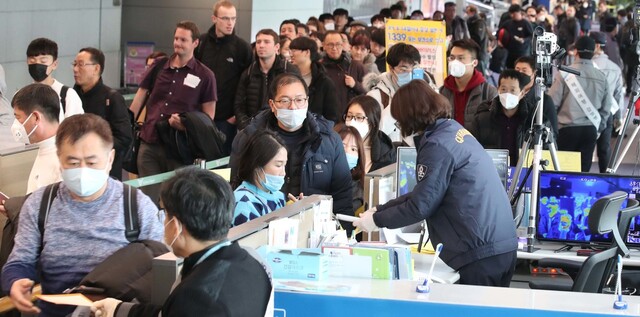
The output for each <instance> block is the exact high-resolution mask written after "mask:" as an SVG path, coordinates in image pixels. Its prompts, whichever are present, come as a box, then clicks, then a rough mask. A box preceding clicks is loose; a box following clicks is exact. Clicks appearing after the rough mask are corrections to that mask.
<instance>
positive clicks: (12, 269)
mask: <svg viewBox="0 0 640 317" xmlns="http://www.w3.org/2000/svg"><path fill="white" fill-rule="evenodd" d="M56 148H57V153H58V158H57V159H58V160H59V162H60V167H59V169H61V172H62V178H63V181H62V182H61V183H59V184H56V186H57V187H51V189H50V190H52V191H54V193H55V194H56V195H55V198H53V199H52V200H51V203H50V207H49V213H48V214H47V216H46V217H44V227H43V228H42V230H43V231H42V232H44V235H42V234H41V231H40V229H39V220H40V219H42V218H40V205H41V202H42V199H43V196H44V192H45V190H47V189H49V187H47V188H40V189H38V190H36V191H34V192H33V193H32V194H31V196H29V197H28V198H27V199H26V201H25V203H24V205H23V207H22V210H21V212H20V218H19V219H20V223H19V225H18V231H17V234H16V236H15V246H14V247H13V250H12V252H11V255H10V256H9V259H8V261H7V263H6V265H5V266H4V268H3V270H2V287H3V290H4V291H6V292H9V294H10V297H11V300H12V302H13V304H14V305H15V306H16V308H18V310H20V311H21V312H23V313H32V314H33V313H41V314H40V316H66V315H67V314H69V313H70V312H71V311H73V309H74V307H70V306H57V305H52V304H46V303H44V302H41V303H38V304H37V306H36V305H34V304H32V302H31V288H32V286H33V284H34V280H36V279H37V275H36V272H37V270H36V267H37V268H39V271H40V273H41V274H40V283H41V285H42V290H43V293H45V294H60V293H61V292H62V291H64V290H65V289H67V288H69V287H74V286H77V285H79V283H80V281H81V280H82V279H83V278H84V277H85V276H86V275H87V273H89V272H91V271H92V270H93V269H94V268H95V267H96V266H97V265H98V264H100V263H102V262H103V261H104V260H105V259H106V258H107V257H108V256H110V255H111V254H113V253H114V252H116V251H117V250H119V249H121V248H123V247H125V246H127V245H128V244H129V241H128V240H127V237H126V235H125V234H124V233H125V215H124V203H123V188H124V187H123V184H122V183H121V182H119V181H117V180H115V179H110V178H109V177H108V174H109V170H110V169H111V164H112V162H113V159H114V155H115V151H114V150H113V135H112V133H111V129H110V128H109V124H108V123H107V122H106V121H105V120H104V119H102V118H100V117H99V116H96V115H94V114H80V115H75V116H71V117H68V118H66V119H65V120H64V122H63V123H62V124H60V126H59V128H58V132H57V135H56ZM56 188H57V189H56ZM136 197H137V201H136V202H134V203H136V204H137V207H136V208H137V217H138V221H139V229H140V233H139V235H138V238H139V239H140V240H156V241H160V240H161V239H162V233H163V227H162V223H161V222H160V221H159V219H158V209H157V208H156V206H155V204H153V203H152V202H151V199H149V197H147V196H146V195H144V194H143V193H142V192H141V191H139V190H137V193H136ZM79 259H81V260H79Z"/></svg>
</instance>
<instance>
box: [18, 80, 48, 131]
mask: <svg viewBox="0 0 640 317" xmlns="http://www.w3.org/2000/svg"><path fill="white" fill-rule="evenodd" d="M11 107H13V108H17V109H20V110H21V111H22V112H24V113H25V114H30V113H32V112H34V111H36V110H37V111H39V112H41V113H42V114H43V115H44V117H45V118H46V120H47V121H50V122H55V123H58V122H60V97H58V93H56V91H55V90H53V88H51V87H50V86H49V85H45V84H39V83H34V84H29V85H27V86H25V87H22V88H21V89H20V90H18V92H16V94H15V95H14V96H13V99H12V100H11Z"/></svg>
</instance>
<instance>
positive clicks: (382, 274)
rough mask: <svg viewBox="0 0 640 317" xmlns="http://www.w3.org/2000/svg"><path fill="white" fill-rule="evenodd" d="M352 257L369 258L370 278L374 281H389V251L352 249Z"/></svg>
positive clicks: (390, 276)
mask: <svg viewBox="0 0 640 317" xmlns="http://www.w3.org/2000/svg"><path fill="white" fill-rule="evenodd" d="M352 250H353V255H360V256H368V257H371V277H372V278H375V279H382V280H390V279H391V278H392V275H391V262H390V261H389V250H387V249H373V248H358V247H354V248H352Z"/></svg>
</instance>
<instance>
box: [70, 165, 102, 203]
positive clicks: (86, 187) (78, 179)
mask: <svg viewBox="0 0 640 317" xmlns="http://www.w3.org/2000/svg"><path fill="white" fill-rule="evenodd" d="M108 167H109V164H107V166H106V167H105V168H104V169H100V170H98V169H93V168H89V167H78V168H68V169H63V170H62V181H63V183H64V184H65V185H66V186H67V187H68V188H69V190H70V191H72V192H73V193H74V194H76V195H78V196H80V197H88V196H91V195H93V194H95V193H97V192H98V191H99V190H100V188H102V186H104V184H105V183H106V182H107V178H109V174H108V172H107V169H108Z"/></svg>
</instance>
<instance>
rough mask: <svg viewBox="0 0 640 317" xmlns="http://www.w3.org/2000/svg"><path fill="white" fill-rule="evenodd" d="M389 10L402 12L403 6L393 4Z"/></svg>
mask: <svg viewBox="0 0 640 317" xmlns="http://www.w3.org/2000/svg"><path fill="white" fill-rule="evenodd" d="M389 9H390V10H391V11H396V10H397V11H400V12H402V6H400V5H399V4H397V3H396V4H392V5H391V6H390V7H389Z"/></svg>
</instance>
